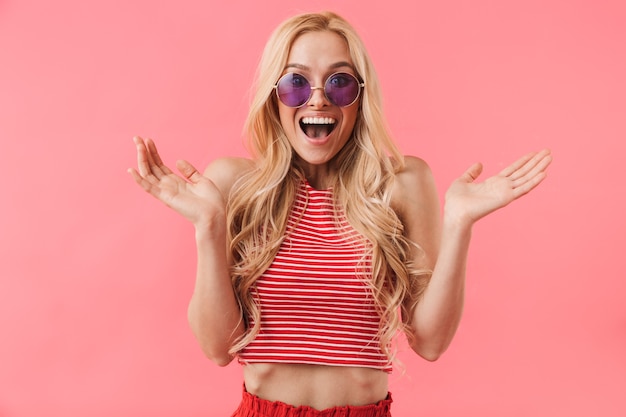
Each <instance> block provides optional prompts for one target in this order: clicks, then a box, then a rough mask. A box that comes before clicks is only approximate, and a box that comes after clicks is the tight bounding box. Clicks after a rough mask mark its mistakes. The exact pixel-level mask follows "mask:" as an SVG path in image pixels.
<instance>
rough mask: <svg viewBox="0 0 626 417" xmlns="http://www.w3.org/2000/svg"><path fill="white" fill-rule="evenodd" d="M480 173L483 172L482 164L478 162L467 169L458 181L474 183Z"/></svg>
mask: <svg viewBox="0 0 626 417" xmlns="http://www.w3.org/2000/svg"><path fill="white" fill-rule="evenodd" d="M482 172H483V164H481V163H480V162H476V163H475V164H473V165H472V166H471V167H469V168H468V169H467V170H466V171H465V172H464V173H463V175H461V178H459V179H460V180H461V181H464V182H468V183H469V182H474V181H475V180H476V178H478V177H479V176H480V174H481V173H482Z"/></svg>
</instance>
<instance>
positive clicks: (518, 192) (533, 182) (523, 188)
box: [513, 171, 548, 199]
mask: <svg viewBox="0 0 626 417" xmlns="http://www.w3.org/2000/svg"><path fill="white" fill-rule="evenodd" d="M547 176H548V174H547V173H546V172H545V171H542V172H540V173H539V174H537V175H535V176H533V177H532V178H530V179H529V180H527V181H526V182H524V183H523V184H521V185H519V186H517V187H515V188H513V198H515V199H517V198H520V197H521V196H523V195H525V194H528V193H529V192H530V191H532V190H533V189H534V188H535V187H537V186H538V185H539V184H541V182H542V181H543V180H544V179H546V177H547Z"/></svg>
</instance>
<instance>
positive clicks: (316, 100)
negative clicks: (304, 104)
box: [308, 87, 330, 108]
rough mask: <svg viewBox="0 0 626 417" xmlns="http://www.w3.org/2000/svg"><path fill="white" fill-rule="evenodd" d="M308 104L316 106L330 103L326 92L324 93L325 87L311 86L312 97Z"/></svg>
mask: <svg viewBox="0 0 626 417" xmlns="http://www.w3.org/2000/svg"><path fill="white" fill-rule="evenodd" d="M308 105H309V106H310V107H315V108H318V107H324V106H328V105H330V102H329V101H328V99H327V98H326V94H324V87H311V98H309V102H308Z"/></svg>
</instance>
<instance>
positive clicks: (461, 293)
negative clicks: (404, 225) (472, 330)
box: [411, 216, 472, 360]
mask: <svg viewBox="0 0 626 417" xmlns="http://www.w3.org/2000/svg"><path fill="white" fill-rule="evenodd" d="M471 233H472V225H471V223H468V222H464V221H460V220H459V219H456V218H452V217H450V216H448V217H446V216H444V221H443V227H442V234H441V245H440V248H439V255H438V257H437V261H436V264H435V267H434V269H433V274H432V277H431V279H430V282H429V283H428V286H427V288H426V290H425V291H424V293H423V296H422V298H421V300H420V302H419V303H418V305H417V307H416V309H415V311H414V316H413V320H412V326H411V327H412V330H413V332H414V333H413V336H414V343H413V344H412V347H413V349H414V350H415V351H416V352H417V353H418V354H420V355H421V356H423V357H424V358H426V359H428V360H435V359H437V358H438V357H439V356H440V355H441V354H442V353H443V352H444V351H445V350H446V349H447V347H448V346H449V344H450V342H451V341H452V338H453V337H454V334H455V333H456V330H457V328H458V325H459V322H460V320H461V315H462V312H463V304H464V298H465V271H466V265H467V255H468V250H469V243H470V239H471Z"/></svg>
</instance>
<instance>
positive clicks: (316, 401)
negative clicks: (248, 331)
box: [243, 363, 389, 410]
mask: <svg viewBox="0 0 626 417" xmlns="http://www.w3.org/2000/svg"><path fill="white" fill-rule="evenodd" d="M243 372H244V381H245V387H246V390H247V392H248V393H250V394H252V395H255V396H257V397H259V398H261V399H264V400H268V401H280V402H282V403H285V404H289V405H291V406H296V407H297V406H309V407H312V408H314V409H317V410H323V409H326V408H331V407H341V406H365V405H370V404H376V403H378V402H379V401H381V400H384V399H386V398H387V396H388V388H389V387H388V375H387V373H385V372H383V371H380V370H377V369H372V368H358V367H336V366H323V365H301V364H280V363H253V364H247V365H245V366H244V367H243Z"/></svg>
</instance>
